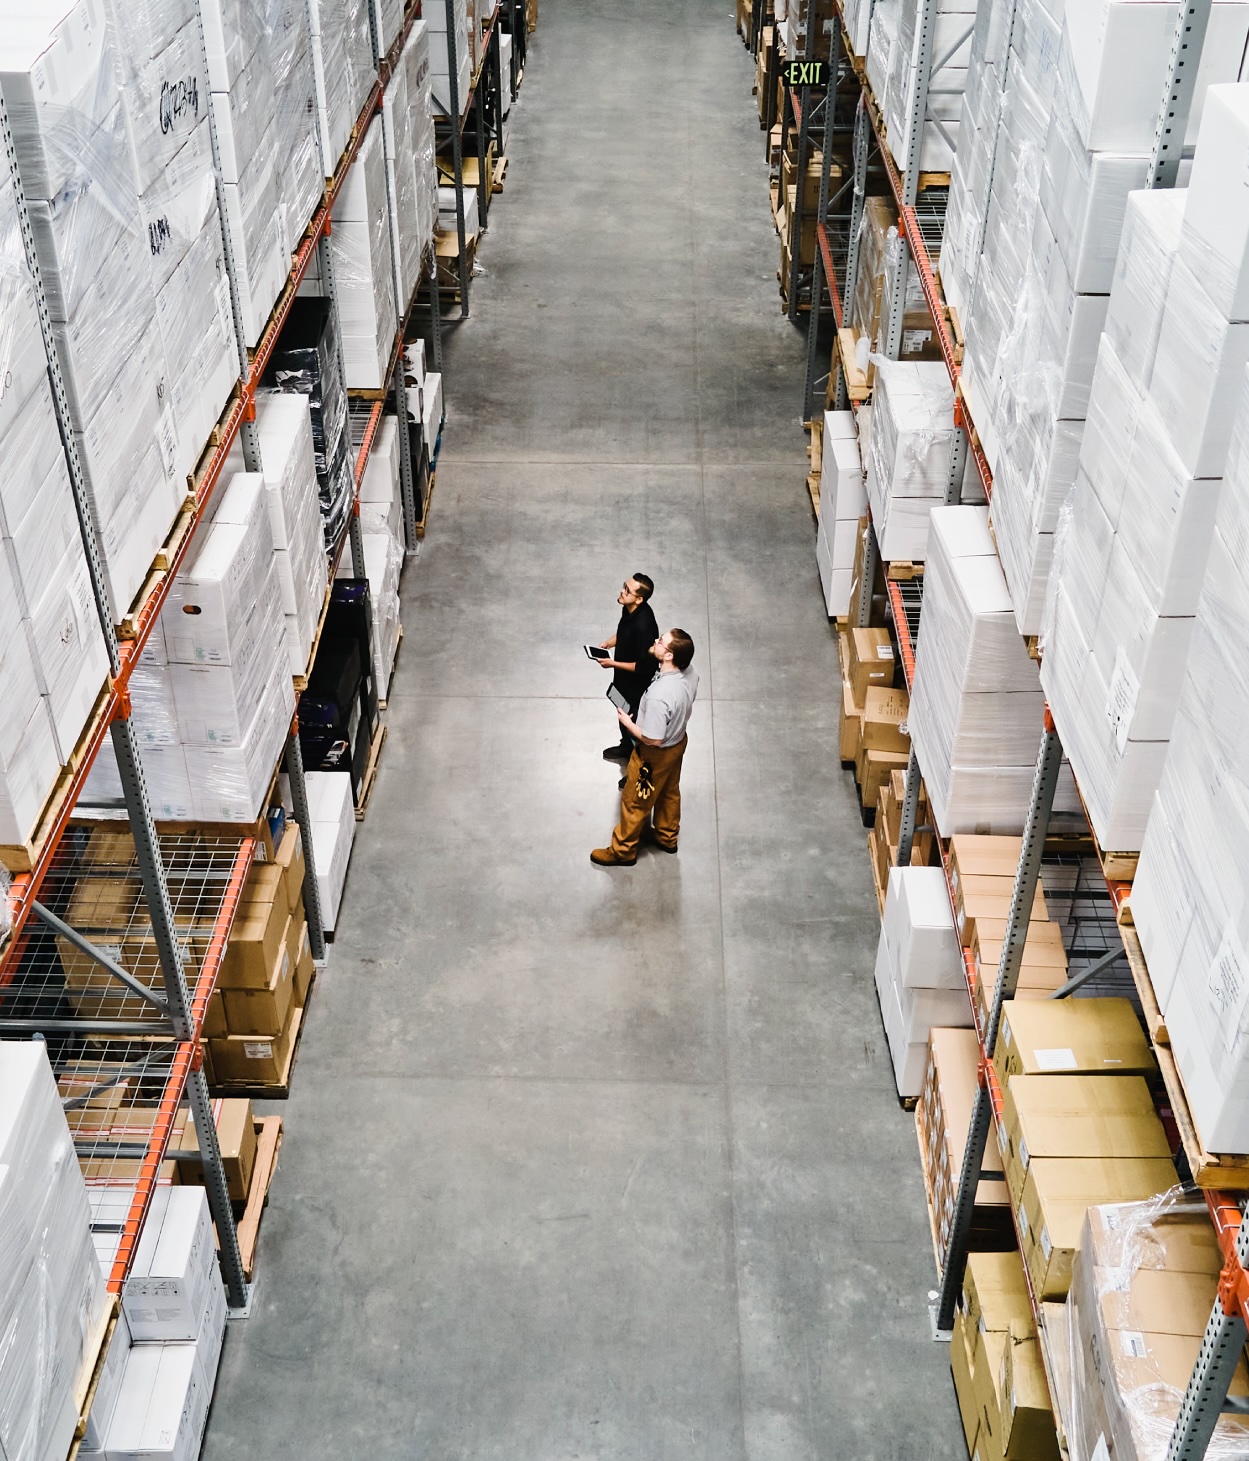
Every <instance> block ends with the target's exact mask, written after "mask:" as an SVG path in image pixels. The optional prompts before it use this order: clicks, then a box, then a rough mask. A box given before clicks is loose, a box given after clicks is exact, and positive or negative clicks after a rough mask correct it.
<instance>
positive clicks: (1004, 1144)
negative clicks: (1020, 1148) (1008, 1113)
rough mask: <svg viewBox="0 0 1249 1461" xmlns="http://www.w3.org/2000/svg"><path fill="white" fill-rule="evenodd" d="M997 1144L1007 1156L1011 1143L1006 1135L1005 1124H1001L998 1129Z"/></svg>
mask: <svg viewBox="0 0 1249 1461" xmlns="http://www.w3.org/2000/svg"><path fill="white" fill-rule="evenodd" d="M997 1144H998V1149H999V1150H1000V1151H1001V1153H1002V1155H1003V1156H1005V1155H1006V1152H1007V1149H1008V1147H1009V1145H1010V1143H1009V1139H1008V1138H1007V1135H1006V1128H1005V1127H1004V1126H999V1127H998V1129H997Z"/></svg>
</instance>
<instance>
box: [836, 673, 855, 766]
mask: <svg viewBox="0 0 1249 1461" xmlns="http://www.w3.org/2000/svg"><path fill="white" fill-rule="evenodd" d="M837 737H838V743H839V751H840V755H841V764H842V765H843V766H851V765H853V764H854V753H855V751H856V750H857V749H858V745H859V710H858V706H856V705H855V703H854V691H853V690H852V689H851V688H850V683H849V681H848V680H843V681H842V682H841V719H840V720H839V722H838V726H837Z"/></svg>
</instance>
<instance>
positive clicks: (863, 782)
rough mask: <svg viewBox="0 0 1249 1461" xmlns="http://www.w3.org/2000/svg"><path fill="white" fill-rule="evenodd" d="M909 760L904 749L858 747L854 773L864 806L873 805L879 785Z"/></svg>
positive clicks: (877, 794) (878, 792)
mask: <svg viewBox="0 0 1249 1461" xmlns="http://www.w3.org/2000/svg"><path fill="white" fill-rule="evenodd" d="M909 760H910V756H909V755H908V754H907V753H906V752H904V751H873V750H869V749H868V748H867V747H866V746H864V747H861V748H860V750H859V752H858V754H857V755H856V757H855V760H854V775H855V780H856V781H857V782H858V783H859V791H860V794H861V796H862V799H863V805H864V806H865V807H870V806H872V805H874V803H875V801H876V798H877V797H878V796H879V795H880V789H881V787H882V786H884V784H885V783H886V782H887V781H888V780H889V777H890V776H891V775H892V774H893V772H895V771H898V770H901V769H902V768H903V767H905V766H906V763H907V762H908V761H909Z"/></svg>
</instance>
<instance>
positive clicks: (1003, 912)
mask: <svg viewBox="0 0 1249 1461" xmlns="http://www.w3.org/2000/svg"><path fill="white" fill-rule="evenodd" d="M1014 891H1015V890H1014V882H1013V880H1011V881H1010V882H1009V883H1008V882H1007V879H1005V878H993V877H979V876H972V875H967V876H964V877H963V878H962V880H961V881H960V883H959V889H958V899H957V902H956V904H955V912H956V913H957V915H958V932H959V937H960V938H961V939H962V941H963V947H964V948H970V947H971V945H972V943H973V941H974V940H975V937H976V925H977V923H978V922H979V921H981V920H984V919H987V920H989V921H991V922H993V923H995V924H1002V925H1005V923H1006V921H1007V919H1008V918H1009V917H1010V905H1011V899H1012V898H1013V897H1014ZM1028 921H1029V922H1030V923H1046V922H1048V921H1049V907H1048V906H1047V904H1046V902H1045V890H1044V889H1043V888H1042V887H1041V884H1040V882H1038V883H1037V886H1036V892H1035V894H1034V895H1033V898H1032V912H1031V915H1030V917H1029V920H1028Z"/></svg>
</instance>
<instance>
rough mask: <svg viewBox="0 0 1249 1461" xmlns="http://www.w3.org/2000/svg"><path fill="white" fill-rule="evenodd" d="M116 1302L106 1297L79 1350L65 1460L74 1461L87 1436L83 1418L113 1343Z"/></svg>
mask: <svg viewBox="0 0 1249 1461" xmlns="http://www.w3.org/2000/svg"><path fill="white" fill-rule="evenodd" d="M118 1307H119V1301H118V1298H117V1295H116V1294H109V1296H108V1302H107V1303H106V1304H105V1305H104V1310H103V1312H102V1313H101V1314H100V1317H99V1318H98V1319H97V1320H96V1321H95V1325H94V1327H93V1328H92V1330H91V1333H90V1334H88V1335H87V1342H86V1345H85V1346H84V1349H83V1360H82V1365H81V1367H80V1368H79V1371H78V1378H77V1379H76V1380H75V1381H74V1393H73V1403H74V1405H75V1406H76V1407H77V1410H78V1424H77V1425H76V1426H75V1427H74V1444H73V1445H72V1446H71V1447H70V1448H69V1461H74V1458H75V1457H76V1456H77V1455H78V1452H79V1450H80V1449H81V1447H82V1441H83V1437H84V1436H85V1435H86V1434H87V1417H88V1416H89V1415H90V1414H91V1407H92V1406H93V1405H94V1404H95V1392H96V1390H97V1389H99V1385H100V1374H101V1372H102V1371H103V1369H104V1361H105V1359H106V1358H107V1357H108V1347H109V1345H110V1344H112V1342H113V1334H114V1332H115V1330H116V1328H117V1312H118Z"/></svg>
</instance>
